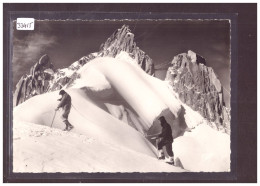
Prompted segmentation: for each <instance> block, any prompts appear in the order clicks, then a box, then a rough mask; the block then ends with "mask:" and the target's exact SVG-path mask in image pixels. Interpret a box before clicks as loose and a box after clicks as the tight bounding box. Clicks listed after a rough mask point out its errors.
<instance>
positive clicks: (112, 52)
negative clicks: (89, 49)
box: [79, 25, 154, 75]
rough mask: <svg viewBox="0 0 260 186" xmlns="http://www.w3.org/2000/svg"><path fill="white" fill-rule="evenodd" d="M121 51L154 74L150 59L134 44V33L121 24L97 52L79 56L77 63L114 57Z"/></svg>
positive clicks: (150, 73) (147, 71)
mask: <svg viewBox="0 0 260 186" xmlns="http://www.w3.org/2000/svg"><path fill="white" fill-rule="evenodd" d="M121 51H123V52H126V53H128V54H129V56H130V57H132V58H133V59H134V60H135V61H136V63H138V64H139V66H140V67H141V68H142V69H143V70H144V71H145V72H146V73H148V74H149V75H153V74H154V65H153V61H152V59H151V58H150V57H149V56H148V55H147V54H145V52H144V51H142V50H141V49H140V48H139V47H138V46H136V43H135V42H134V34H133V33H131V30H130V29H129V27H128V26H126V25H123V26H122V28H120V29H118V30H116V31H115V32H114V33H113V34H112V35H111V36H110V37H109V38H108V39H107V41H106V42H105V43H103V44H101V46H100V51H99V52H97V53H92V54H89V55H88V56H85V57H83V58H81V59H80V60H79V64H81V65H83V64H86V63H87V62H88V61H90V60H91V59H94V58H95V57H104V56H110V57H116V56H117V55H119V54H120V52H121Z"/></svg>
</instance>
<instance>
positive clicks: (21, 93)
mask: <svg viewBox="0 0 260 186" xmlns="http://www.w3.org/2000/svg"><path fill="white" fill-rule="evenodd" d="M53 74H54V66H53V64H52V63H51V61H50V58H49V56H48V55H47V54H45V55H43V56H42V57H41V58H40V59H39V61H38V62H36V63H35V64H34V65H33V66H32V67H31V68H30V71H29V73H28V74H25V75H23V76H22V77H21V79H20V80H19V82H18V83H17V85H16V90H15V92H14V99H13V104H14V106H16V105H18V104H20V103H22V102H24V101H25V100H27V99H29V98H30V97H32V96H35V95H38V94H42V93H44V92H46V91H47V90H48V87H49V81H50V80H51V79H52V77H53Z"/></svg>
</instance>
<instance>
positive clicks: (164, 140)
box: [149, 116, 174, 165]
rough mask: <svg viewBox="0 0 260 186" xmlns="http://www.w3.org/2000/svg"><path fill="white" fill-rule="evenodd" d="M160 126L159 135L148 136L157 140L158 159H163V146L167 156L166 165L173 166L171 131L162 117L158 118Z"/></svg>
mask: <svg viewBox="0 0 260 186" xmlns="http://www.w3.org/2000/svg"><path fill="white" fill-rule="evenodd" d="M159 121H160V124H161V126H162V131H161V133H160V134H155V135H149V137H152V139H157V149H158V159H165V156H164V154H163V147H164V146H165V148H166V152H167V154H168V156H169V159H168V160H167V161H166V162H167V163H169V164H171V165H174V159H173V151H172V142H173V137H172V129H171V126H170V125H169V124H168V123H167V121H166V119H165V117H164V116H161V117H160V118H159Z"/></svg>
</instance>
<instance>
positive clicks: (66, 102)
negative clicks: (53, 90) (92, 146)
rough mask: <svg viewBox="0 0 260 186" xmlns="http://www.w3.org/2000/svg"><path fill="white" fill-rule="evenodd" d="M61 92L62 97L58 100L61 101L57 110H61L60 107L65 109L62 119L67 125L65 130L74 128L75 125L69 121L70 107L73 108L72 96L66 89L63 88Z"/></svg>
mask: <svg viewBox="0 0 260 186" xmlns="http://www.w3.org/2000/svg"><path fill="white" fill-rule="evenodd" d="M59 94H60V95H61V96H62V97H61V98H60V99H58V101H60V103H59V105H58V106H57V108H56V109H55V110H56V111H57V110H59V108H62V109H63V113H62V116H61V119H62V121H63V122H64V123H65V125H66V128H65V129H64V130H67V131H70V130H71V129H73V126H72V125H71V124H70V122H69V121H68V116H69V113H70V108H71V97H70V95H69V94H68V93H66V92H65V91H64V90H61V91H60V93H59Z"/></svg>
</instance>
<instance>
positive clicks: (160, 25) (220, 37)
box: [12, 20, 231, 107]
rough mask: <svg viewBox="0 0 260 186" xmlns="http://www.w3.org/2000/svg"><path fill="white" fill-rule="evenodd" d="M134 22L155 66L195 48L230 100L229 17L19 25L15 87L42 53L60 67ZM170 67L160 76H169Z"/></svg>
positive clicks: (140, 42)
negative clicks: (27, 27) (21, 27)
mask: <svg viewBox="0 0 260 186" xmlns="http://www.w3.org/2000/svg"><path fill="white" fill-rule="evenodd" d="M124 24H126V25H129V28H130V30H131V32H132V33H133V34H134V35H135V42H136V44H137V46H138V47H139V48H140V49H142V50H143V51H144V52H145V53H146V54H148V55H149V56H150V57H151V58H152V60H153V62H154V64H155V67H156V66H158V65H160V64H162V63H167V62H170V61H172V59H173V57H174V56H176V55H178V54H180V53H183V52H187V51H188V50H192V51H194V52H196V53H197V54H199V55H201V56H203V57H204V58H205V59H206V65H207V66H210V67H212V68H213V69H214V71H215V73H216V74H217V76H218V78H219V79H220V82H221V83H222V85H223V87H224V99H225V102H226V105H227V106H228V107H229V105H230V103H229V102H230V94H229V92H230V65H231V63H230V24H229V21H228V20H138V21H136V20H132V21H131V20H117V21H116V20H114V21H108V20H106V21H45V20H44V21H36V24H35V30H32V31H24V30H16V28H15V25H14V29H13V33H12V41H13V59H12V70H13V88H14V87H15V85H16V83H17V82H18V81H19V79H20V78H21V76H22V75H24V74H25V73H28V72H29V69H30V67H31V66H33V65H34V64H35V63H36V62H37V61H38V60H39V58H40V57H41V56H42V55H44V54H48V55H49V57H50V59H51V62H52V63H53V64H54V67H55V68H56V69H58V68H64V67H68V66H69V65H70V64H71V63H73V62H74V61H77V60H78V59H80V58H81V57H83V56H85V55H88V54H89V53H92V52H97V51H99V48H100V45H101V44H102V43H104V42H105V41H106V40H107V38H108V37H110V36H111V34H112V33H113V32H114V31H115V30H117V29H118V28H121V27H122V25H124ZM165 72H166V69H165V70H160V71H156V76H157V77H158V78H160V79H164V78H165Z"/></svg>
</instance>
